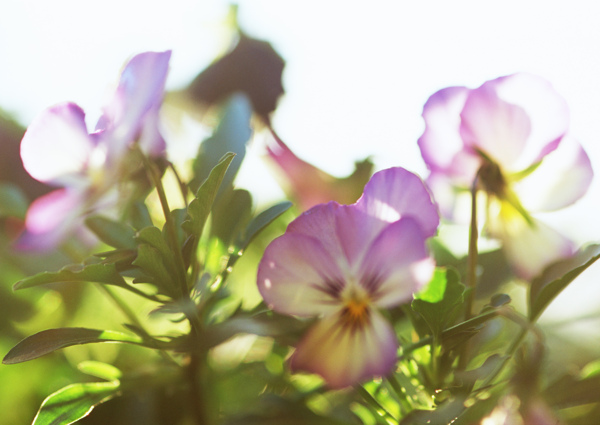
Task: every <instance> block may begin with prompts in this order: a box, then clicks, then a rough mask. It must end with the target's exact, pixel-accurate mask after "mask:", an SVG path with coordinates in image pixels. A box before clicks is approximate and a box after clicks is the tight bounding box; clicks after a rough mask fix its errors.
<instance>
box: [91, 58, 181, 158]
mask: <svg viewBox="0 0 600 425" xmlns="http://www.w3.org/2000/svg"><path fill="white" fill-rule="evenodd" d="M170 57H171V52H170V51H166V52H161V53H155V52H146V53H141V54H139V55H136V56H134V57H133V58H132V59H131V60H130V61H129V63H128V64H127V65H126V66H125V69H124V70H123V73H122V74H121V80H120V82H119V86H118V87H117V90H116V93H115V96H114V98H113V99H112V101H111V102H110V103H109V104H108V105H107V107H106V108H105V109H104V116H103V117H101V118H100V120H99V122H98V126H97V128H102V129H104V130H108V131H109V132H108V133H107V134H106V136H105V137H109V136H110V139H109V140H110V142H111V143H112V144H114V145H115V146H114V149H116V150H119V151H121V150H123V149H124V148H125V147H126V146H128V144H129V143H131V142H132V141H134V139H136V138H137V137H139V136H140V134H141V133H144V139H143V140H144V141H143V145H144V148H145V149H146V151H147V152H148V153H155V152H159V151H162V150H164V140H163V139H162V137H160V134H159V133H158V123H157V119H158V112H157V111H158V108H159V107H160V103H161V101H162V98H163V92H164V88H165V82H166V78H167V72H168V69H169V59H170ZM144 120H147V121H148V122H144ZM111 150H113V149H112V148H111Z"/></svg>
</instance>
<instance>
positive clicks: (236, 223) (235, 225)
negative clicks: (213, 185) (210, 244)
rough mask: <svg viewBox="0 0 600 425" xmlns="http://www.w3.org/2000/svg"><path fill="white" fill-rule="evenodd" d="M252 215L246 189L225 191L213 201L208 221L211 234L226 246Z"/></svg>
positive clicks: (250, 198) (250, 202)
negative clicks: (209, 221)
mask: <svg viewBox="0 0 600 425" xmlns="http://www.w3.org/2000/svg"><path fill="white" fill-rule="evenodd" d="M251 215H252V196H250V193H249V192H248V191H247V190H244V189H235V190H230V191H226V192H224V193H223V195H222V196H221V197H220V198H219V200H218V201H217V202H216V203H215V205H214V207H213V210H212V216H211V223H210V231H211V234H210V235H211V236H216V237H217V238H219V239H220V240H221V241H223V243H224V244H225V245H227V246H230V245H231V244H232V242H233V241H234V239H235V237H236V236H237V235H238V234H239V233H240V232H241V231H242V230H243V229H244V228H245V227H246V225H247V224H248V221H249V220H250V217H251Z"/></svg>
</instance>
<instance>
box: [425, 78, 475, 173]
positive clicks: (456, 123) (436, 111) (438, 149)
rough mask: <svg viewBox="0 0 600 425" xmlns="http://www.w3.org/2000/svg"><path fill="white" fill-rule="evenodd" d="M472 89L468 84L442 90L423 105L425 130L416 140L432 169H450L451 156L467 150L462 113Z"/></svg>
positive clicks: (428, 165)
mask: <svg viewBox="0 0 600 425" xmlns="http://www.w3.org/2000/svg"><path fill="white" fill-rule="evenodd" d="M469 91H470V90H469V89H467V88H466V87H448V88H445V89H442V90H439V91H438V92H436V93H434V94H433V95H431V97H430V98H429V99H428V100H427V103H425V106H424V107H423V120H424V121H425V131H424V132H423V135H422V136H421V137H420V138H419V140H418V142H417V143H418V145H419V148H420V149H421V155H422V156H423V160H424V161H425V164H427V168H429V169H430V170H431V171H441V170H447V169H448V167H449V166H450V164H451V162H452V158H453V157H454V156H455V155H456V154H458V153H459V152H460V151H462V150H463V149H464V144H463V141H462V139H461V137H460V131H459V130H460V112H461V111H462V108H463V107H464V104H465V101H466V100H467V95H468V94H469Z"/></svg>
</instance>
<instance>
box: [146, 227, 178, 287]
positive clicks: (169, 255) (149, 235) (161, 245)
mask: <svg viewBox="0 0 600 425" xmlns="http://www.w3.org/2000/svg"><path fill="white" fill-rule="evenodd" d="M136 240H137V242H138V243H141V244H146V245H149V246H151V247H152V248H154V249H156V251H158V254H159V255H160V258H161V261H162V263H163V264H164V266H165V268H166V269H167V271H168V272H169V273H170V274H172V275H173V276H175V274H176V273H177V265H176V264H175V258H174V257H173V251H172V250H171V249H170V248H169V245H168V244H167V241H166V240H165V237H164V235H163V232H161V231H160V230H159V229H158V228H157V227H154V226H152V227H146V228H144V229H142V230H140V232H139V233H138V235H137V237H136Z"/></svg>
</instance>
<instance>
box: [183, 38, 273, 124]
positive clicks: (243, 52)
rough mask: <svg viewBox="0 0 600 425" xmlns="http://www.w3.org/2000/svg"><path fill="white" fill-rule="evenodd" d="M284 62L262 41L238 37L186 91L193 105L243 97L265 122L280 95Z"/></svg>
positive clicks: (269, 45)
mask: <svg viewBox="0 0 600 425" xmlns="http://www.w3.org/2000/svg"><path fill="white" fill-rule="evenodd" d="M284 65H285V62H284V60H283V59H282V58H281V56H279V54H278V53H277V52H276V51H275V50H274V49H273V47H272V46H271V44H269V43H268V42H266V41H261V40H257V39H254V38H251V37H248V36H247V35H245V34H243V33H240V37H239V40H238V42H237V44H236V45H235V47H234V48H233V49H232V50H231V51H230V52H229V53H227V54H226V55H225V56H223V57H221V58H220V59H219V60H217V61H216V62H214V63H213V64H212V65H210V66H209V67H208V68H206V69H205V70H204V71H202V72H201V73H200V74H199V75H198V76H197V77H196V78H195V79H194V80H193V81H192V83H191V84H190V85H189V87H188V89H187V91H188V93H189V95H190V96H191V98H192V99H193V100H195V101H197V102H202V103H206V104H209V105H212V104H214V103H217V102H219V101H220V100H222V99H224V98H226V97H228V96H229V95H230V94H232V93H235V92H243V93H245V94H246V95H247V96H248V97H249V98H250V101H251V102H252V106H253V109H254V111H255V112H256V113H257V114H258V115H259V116H260V117H261V118H262V119H264V120H265V122H267V123H268V122H269V118H268V116H269V114H270V113H271V112H273V111H274V110H275V107H276V105H277V100H278V99H279V97H280V96H281V95H282V94H283V93H284V90H283V85H282V83H281V75H282V73H283V67H284Z"/></svg>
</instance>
